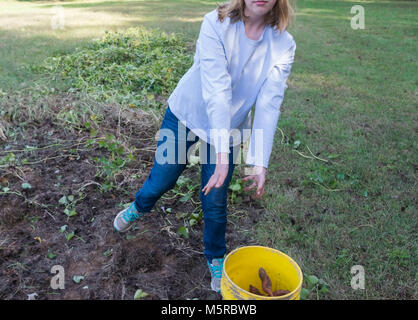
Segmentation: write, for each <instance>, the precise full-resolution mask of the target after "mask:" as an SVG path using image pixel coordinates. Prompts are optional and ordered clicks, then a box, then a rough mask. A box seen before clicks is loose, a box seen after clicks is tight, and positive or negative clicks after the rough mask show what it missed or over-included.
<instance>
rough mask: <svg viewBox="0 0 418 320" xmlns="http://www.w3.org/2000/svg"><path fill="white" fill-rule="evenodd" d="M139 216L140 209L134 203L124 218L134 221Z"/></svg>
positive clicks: (127, 220)
mask: <svg viewBox="0 0 418 320" xmlns="http://www.w3.org/2000/svg"><path fill="white" fill-rule="evenodd" d="M138 218H139V214H138V211H137V210H136V208H135V203H132V204H131V205H130V206H129V208H128V210H126V211H125V214H124V215H123V219H124V220H125V221H126V222H133V221H135V220H137V219H138Z"/></svg>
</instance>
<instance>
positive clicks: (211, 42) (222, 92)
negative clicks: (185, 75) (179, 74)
mask: <svg viewBox="0 0 418 320" xmlns="http://www.w3.org/2000/svg"><path fill="white" fill-rule="evenodd" d="M196 49H197V50H198V54H199V58H200V75H201V83H202V97H203V100H204V102H205V105H206V112H207V115H208V118H209V125H210V128H211V129H210V136H211V141H212V143H213V144H214V146H215V150H216V153H219V152H227V153H229V131H230V123H231V105H232V89H231V76H230V74H229V72H228V62H227V59H226V56H225V51H224V46H223V44H222V40H221V38H220V36H219V35H218V34H217V32H216V30H215V27H214V26H213V23H212V22H211V21H210V20H209V18H208V17H207V16H206V15H205V16H204V18H203V22H202V25H201V29H200V33H199V37H198V39H197V42H196Z"/></svg>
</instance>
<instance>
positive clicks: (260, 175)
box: [242, 166, 267, 199]
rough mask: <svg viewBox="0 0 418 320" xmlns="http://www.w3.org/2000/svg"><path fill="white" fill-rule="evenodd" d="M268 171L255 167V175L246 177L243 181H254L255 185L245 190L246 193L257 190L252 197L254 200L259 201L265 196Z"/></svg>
mask: <svg viewBox="0 0 418 320" xmlns="http://www.w3.org/2000/svg"><path fill="white" fill-rule="evenodd" d="M266 171H267V169H266V168H264V167H259V166H254V168H253V173H252V174H250V175H248V176H246V177H245V178H243V179H242V181H249V180H252V181H253V183H252V184H251V185H249V186H248V187H246V188H244V191H250V190H251V189H254V188H257V190H256V192H255V194H254V195H253V196H252V198H253V199H259V198H261V197H262V196H263V194H264V183H265V182H266Z"/></svg>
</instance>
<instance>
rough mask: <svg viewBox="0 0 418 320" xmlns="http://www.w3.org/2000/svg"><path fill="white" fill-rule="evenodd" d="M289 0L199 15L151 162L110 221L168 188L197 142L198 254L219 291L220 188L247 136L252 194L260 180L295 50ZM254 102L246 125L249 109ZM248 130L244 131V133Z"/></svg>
mask: <svg viewBox="0 0 418 320" xmlns="http://www.w3.org/2000/svg"><path fill="white" fill-rule="evenodd" d="M291 12H292V9H291V7H290V5H289V2H288V0H265V1H254V0H232V1H231V2H230V3H226V4H223V5H220V6H218V7H217V8H216V9H215V10H213V11H211V12H209V13H207V14H206V15H205V16H204V19H203V22H202V25H201V29H200V34H199V37H198V39H197V42H196V53H195V56H194V63H193V65H192V67H191V68H190V69H189V70H188V71H187V73H186V74H185V75H184V76H183V77H182V78H181V79H180V81H179V83H178V85H177V87H176V88H175V90H174V91H173V93H172V94H171V95H170V97H169V99H168V107H167V109H166V113H165V116H164V119H163V121H162V124H161V130H160V132H159V134H160V135H159V141H158V143H157V151H156V154H155V158H154V166H153V168H152V170H151V173H150V174H149V176H148V178H147V180H146V181H145V182H144V185H143V186H142V188H141V189H140V190H139V191H138V193H137V194H136V196H135V201H134V202H133V203H132V204H131V205H130V206H129V207H128V208H127V209H125V210H123V211H122V212H120V213H119V214H118V215H117V216H116V218H115V220H114V227H115V229H116V230H117V231H120V232H123V231H126V230H127V229H128V228H129V227H130V226H131V225H132V223H133V222H134V221H135V220H137V219H139V218H140V217H141V216H142V215H143V214H144V213H146V212H149V211H150V210H151V209H152V208H153V206H154V204H155V203H156V201H157V200H158V199H159V198H160V197H161V196H162V195H163V194H164V193H165V192H167V191H168V190H170V189H171V188H173V187H174V185H175V184H176V181H177V179H178V177H179V176H180V174H181V173H182V172H183V170H184V168H185V167H186V162H187V161H186V158H187V154H188V153H189V152H190V150H191V147H192V146H193V145H194V144H195V143H196V142H197V141H198V140H200V141H201V149H200V156H201V168H202V189H201V191H200V200H201V202H202V210H203V216H204V232H203V243H204V255H205V257H206V258H207V264H208V266H209V270H210V273H211V277H212V280H211V288H212V289H213V290H215V291H218V292H219V290H220V280H221V274H222V266H223V259H224V256H225V253H226V246H225V230H226V222H227V219H226V217H227V190H228V186H229V183H230V181H231V177H232V173H233V170H234V166H235V164H236V163H237V159H239V157H237V155H238V154H239V151H240V150H239V149H240V145H241V144H242V142H243V140H247V137H248V136H250V144H249V150H248V152H247V158H246V163H247V164H248V165H250V166H251V167H252V169H253V171H252V172H251V173H250V174H248V175H247V176H246V177H245V178H243V180H244V181H247V180H251V181H253V183H252V184H251V185H250V186H249V187H247V188H245V189H244V190H245V191H248V190H251V189H254V188H256V194H255V196H254V197H255V198H260V197H261V196H262V195H263V193H264V182H265V176H266V169H267V166H268V162H269V158H270V154H271V149H272V145H273V138H274V133H275V130H276V125H277V121H278V118H279V115H280V105H281V103H282V100H283V96H284V91H285V89H286V88H287V85H286V81H287V78H288V76H289V74H290V69H291V66H292V63H293V58H294V53H295V49H296V44H295V41H294V40H293V37H292V36H291V35H290V34H289V33H288V32H287V31H286V29H287V27H288V24H289V19H290V15H291ZM254 103H255V104H256V106H255V114H254V121H253V125H252V130H250V128H251V108H252V106H253V105H254ZM248 131H250V133H249V134H247V133H248Z"/></svg>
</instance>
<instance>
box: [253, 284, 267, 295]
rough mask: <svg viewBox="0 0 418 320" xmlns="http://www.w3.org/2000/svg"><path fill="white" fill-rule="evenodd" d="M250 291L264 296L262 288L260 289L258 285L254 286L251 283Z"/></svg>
mask: <svg viewBox="0 0 418 320" xmlns="http://www.w3.org/2000/svg"><path fill="white" fill-rule="evenodd" d="M250 292H251V293H253V294H258V295H259V296H264V294H262V293H261V292H260V290H258V289H257V288H256V287H254V286H252V285H251V284H250Z"/></svg>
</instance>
